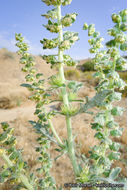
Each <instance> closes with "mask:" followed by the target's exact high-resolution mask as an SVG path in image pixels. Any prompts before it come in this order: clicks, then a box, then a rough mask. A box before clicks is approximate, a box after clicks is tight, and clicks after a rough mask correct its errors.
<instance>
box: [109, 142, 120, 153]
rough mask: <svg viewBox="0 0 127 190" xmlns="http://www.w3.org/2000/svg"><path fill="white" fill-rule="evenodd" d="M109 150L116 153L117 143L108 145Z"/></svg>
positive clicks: (118, 145) (118, 146)
mask: <svg viewBox="0 0 127 190" xmlns="http://www.w3.org/2000/svg"><path fill="white" fill-rule="evenodd" d="M109 148H110V150H113V151H117V152H118V150H119V148H120V144H119V143H116V142H113V143H112V144H111V145H109Z"/></svg>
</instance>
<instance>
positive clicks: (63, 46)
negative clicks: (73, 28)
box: [59, 32, 79, 51]
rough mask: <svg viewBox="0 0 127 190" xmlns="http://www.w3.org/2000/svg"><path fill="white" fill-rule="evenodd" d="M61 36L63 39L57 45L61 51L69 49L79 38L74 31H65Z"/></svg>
mask: <svg viewBox="0 0 127 190" xmlns="http://www.w3.org/2000/svg"><path fill="white" fill-rule="evenodd" d="M63 37H64V40H63V41H62V42H61V43H60V45H59V48H60V50H61V51H64V50H67V49H70V48H71V46H72V45H73V44H74V43H75V42H76V41H78V40H79V37H78V33H76V32H65V33H64V35H63Z"/></svg>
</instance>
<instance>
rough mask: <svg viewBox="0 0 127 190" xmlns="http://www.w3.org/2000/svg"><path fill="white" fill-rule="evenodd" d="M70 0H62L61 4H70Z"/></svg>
mask: <svg viewBox="0 0 127 190" xmlns="http://www.w3.org/2000/svg"><path fill="white" fill-rule="evenodd" d="M71 2H72V0H64V1H63V2H62V5H63V6H65V5H70V4H71Z"/></svg>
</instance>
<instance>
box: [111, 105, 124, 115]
mask: <svg viewBox="0 0 127 190" xmlns="http://www.w3.org/2000/svg"><path fill="white" fill-rule="evenodd" d="M124 110H125V109H124V108H121V107H114V108H113V109H112V110H111V114H112V115H114V116H121V115H122V114H123V111H124Z"/></svg>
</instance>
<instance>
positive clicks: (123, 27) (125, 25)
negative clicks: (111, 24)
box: [120, 23, 127, 32]
mask: <svg viewBox="0 0 127 190" xmlns="http://www.w3.org/2000/svg"><path fill="white" fill-rule="evenodd" d="M120 29H121V30H122V31H123V32H126V31H127V24H124V23H123V24H121V26H120Z"/></svg>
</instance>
